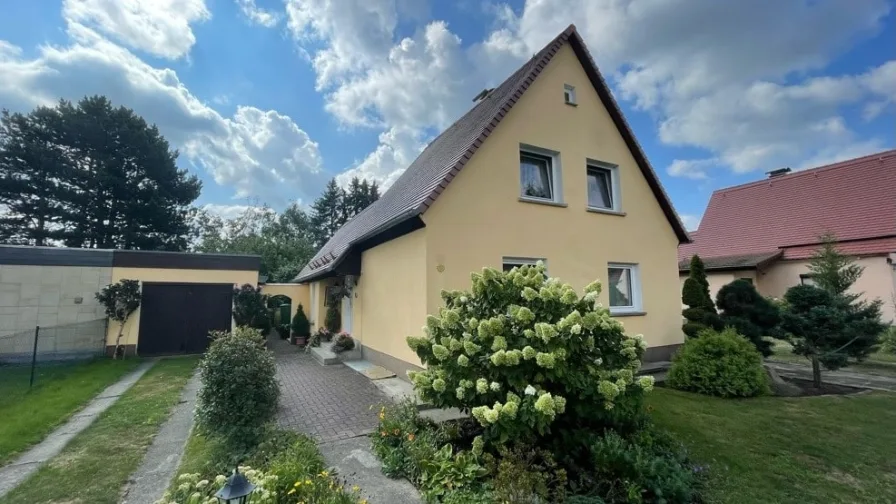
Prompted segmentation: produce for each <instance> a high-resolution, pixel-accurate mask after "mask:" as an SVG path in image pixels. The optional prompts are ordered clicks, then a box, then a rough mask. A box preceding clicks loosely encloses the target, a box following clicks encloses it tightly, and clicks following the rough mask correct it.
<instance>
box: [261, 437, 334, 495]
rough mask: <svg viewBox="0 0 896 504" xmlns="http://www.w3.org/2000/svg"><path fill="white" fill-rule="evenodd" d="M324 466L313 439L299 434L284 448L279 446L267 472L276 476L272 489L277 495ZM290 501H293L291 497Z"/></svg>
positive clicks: (313, 474)
mask: <svg viewBox="0 0 896 504" xmlns="http://www.w3.org/2000/svg"><path fill="white" fill-rule="evenodd" d="M326 467H327V466H326V463H325V462H324V459H323V457H322V456H321V454H320V451H318V449H317V445H316V444H315V443H314V441H313V440H312V439H310V438H308V437H306V436H299V438H298V439H296V440H295V441H293V442H292V443H291V444H289V445H287V446H286V447H285V448H284V447H283V446H281V447H280V450H279V452H278V453H277V455H276V456H274V458H273V459H272V460H271V462H270V466H269V468H268V474H272V475H274V476H276V477H277V481H276V482H275V483H274V484H273V485H272V489H273V490H275V491H276V492H277V494H278V496H281V495H282V496H286V495H288V492H289V491H290V490H292V489H293V488H294V487H295V483H296V482H297V481H303V482H304V481H305V480H306V479H308V478H310V477H312V476H315V475H317V474H319V473H320V472H321V471H323V470H325V469H326ZM290 501H291V502H294V500H293V499H290Z"/></svg>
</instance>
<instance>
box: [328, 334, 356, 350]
mask: <svg viewBox="0 0 896 504" xmlns="http://www.w3.org/2000/svg"><path fill="white" fill-rule="evenodd" d="M354 348H355V340H354V339H353V338H352V337H351V335H350V334H349V333H345V332H341V333H339V334H337V335H336V339H334V340H333V346H332V347H330V349H331V350H332V351H333V352H334V353H342V352H348V351H349V350H352V349H354Z"/></svg>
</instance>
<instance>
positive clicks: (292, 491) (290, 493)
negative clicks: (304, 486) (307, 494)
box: [286, 488, 296, 495]
mask: <svg viewBox="0 0 896 504" xmlns="http://www.w3.org/2000/svg"><path fill="white" fill-rule="evenodd" d="M294 493H296V489H295V488H293V489H292V490H290V491H288V492H286V495H292V494H294Z"/></svg>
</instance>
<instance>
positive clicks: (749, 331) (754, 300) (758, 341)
mask: <svg viewBox="0 0 896 504" xmlns="http://www.w3.org/2000/svg"><path fill="white" fill-rule="evenodd" d="M716 306H717V307H718V308H719V310H721V312H720V313H719V317H720V318H721V319H722V323H723V324H724V325H725V327H732V328H734V329H735V330H736V331H737V333H738V334H740V335H742V336H743V337H745V338H747V339H748V340H750V341H751V342H752V343H753V345H755V346H756V349H757V350H759V353H761V354H762V355H763V356H765V357H768V356H769V355H771V354H772V344H771V343H770V342H769V341H768V340H766V339H765V336H774V335H775V333H776V332H777V330H776V328H777V327H778V324H779V323H780V322H781V314H780V310H778V307H777V306H776V305H775V304H774V303H772V302H771V301H769V300H768V299H766V298H764V297H762V296H761V295H760V294H759V292H758V291H757V290H756V287H754V286H753V284H752V283H751V282H749V281H747V280H744V279H742V278H741V279H738V280H735V281H733V282H731V283H729V284H727V285H724V286H723V287H722V288H721V289H719V293H718V294H717V295H716Z"/></svg>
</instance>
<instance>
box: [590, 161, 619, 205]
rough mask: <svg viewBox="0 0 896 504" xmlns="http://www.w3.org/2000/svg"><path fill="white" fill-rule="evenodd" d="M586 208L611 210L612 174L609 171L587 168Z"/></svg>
mask: <svg viewBox="0 0 896 504" xmlns="http://www.w3.org/2000/svg"><path fill="white" fill-rule="evenodd" d="M588 206H589V207H592V208H605V209H608V210H612V209H613V173H612V172H611V171H610V170H607V169H605V168H595V167H593V166H589V167H588Z"/></svg>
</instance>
